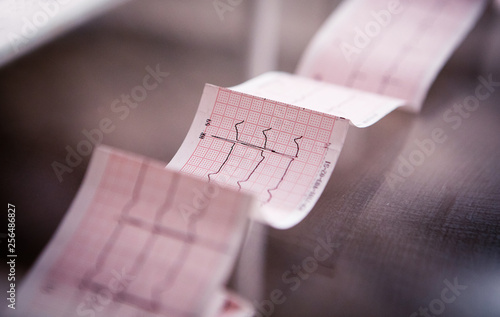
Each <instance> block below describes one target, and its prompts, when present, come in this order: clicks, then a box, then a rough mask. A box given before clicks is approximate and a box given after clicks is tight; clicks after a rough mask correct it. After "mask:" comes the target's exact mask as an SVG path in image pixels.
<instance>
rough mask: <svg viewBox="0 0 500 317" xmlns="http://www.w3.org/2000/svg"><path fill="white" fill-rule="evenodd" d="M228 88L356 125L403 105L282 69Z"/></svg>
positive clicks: (364, 123) (370, 122)
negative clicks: (283, 71) (318, 112)
mask: <svg viewBox="0 0 500 317" xmlns="http://www.w3.org/2000/svg"><path fill="white" fill-rule="evenodd" d="M231 89H232V90H235V91H239V92H243V93H246V94H250V95H254V96H258V97H262V98H269V99H273V100H278V101H280V102H284V103H288V104H292V105H295V106H298V107H304V108H307V109H311V110H315V111H320V112H324V113H326V114H329V115H333V116H336V117H342V118H346V119H349V121H351V122H352V124H354V125H355V126H356V127H358V128H364V127H367V126H370V125H372V124H374V123H375V122H377V121H379V120H380V119H382V118H383V117H385V115H387V114H388V113H390V112H391V111H393V110H394V109H396V108H397V107H399V106H402V105H404V104H405V101H404V100H401V99H396V98H391V97H386V96H381V95H377V94H372V93H368V92H364V91H361V90H357V89H350V88H346V87H341V86H336V85H333V84H329V83H325V82H320V81H317V80H312V79H309V78H305V77H300V76H297V75H292V74H288V73H281V72H269V73H265V74H263V75H260V76H258V77H255V78H253V79H251V80H249V81H247V82H245V83H243V84H241V85H238V86H235V87H232V88H231Z"/></svg>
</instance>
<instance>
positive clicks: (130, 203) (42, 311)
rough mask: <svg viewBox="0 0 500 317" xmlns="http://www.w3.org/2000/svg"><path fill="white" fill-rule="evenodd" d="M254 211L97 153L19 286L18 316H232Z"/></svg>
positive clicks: (246, 200) (219, 193) (153, 166)
mask: <svg viewBox="0 0 500 317" xmlns="http://www.w3.org/2000/svg"><path fill="white" fill-rule="evenodd" d="M252 201H253V200H252V199H251V198H250V197H249V196H247V195H244V194H242V193H234V192H231V193H230V192H229V191H228V190H227V189H222V188H220V187H218V186H216V185H215V184H207V183H206V182H202V181H200V180H197V179H194V178H191V177H188V176H187V175H185V174H180V173H174V172H171V171H169V170H166V169H165V168H164V164H161V163H159V162H155V161H151V160H149V159H146V158H143V157H140V156H136V155H131V154H126V153H123V152H120V151H117V150H114V149H111V148H103V147H101V148H98V149H97V151H96V153H95V154H94V157H93V159H92V163H91V166H90V168H89V171H88V173H87V175H86V179H85V181H84V184H83V186H82V188H81V189H80V192H79V194H78V197H77V198H76V200H75V201H74V203H73V205H72V207H71V209H70V211H69V212H68V214H67V215H66V217H65V219H64V222H63V224H62V225H61V226H60V229H59V231H58V232H57V234H56V236H55V238H54V239H53V241H51V243H50V245H49V247H48V249H47V250H45V251H44V254H43V256H42V258H41V259H40V260H39V261H38V263H37V264H36V266H35V269H33V270H32V271H31V273H30V275H29V277H28V279H27V280H26V281H25V282H24V284H25V285H27V286H29V287H23V288H22V293H21V296H20V298H22V300H19V304H18V305H19V306H18V309H16V311H15V312H16V313H17V315H15V316H23V317H26V316H33V317H35V316H36V317H42V316H46V317H49V316H50V317H59V316H60V317H67V316H103V317H104V316H130V317H132V316H217V315H219V314H221V313H222V311H224V307H226V306H227V308H228V309H229V308H231V309H233V310H234V309H235V307H236V308H237V307H238V306H236V305H227V304H225V301H226V296H224V295H222V294H224V293H223V284H224V283H225V281H226V279H227V278H228V274H229V273H230V270H231V267H232V265H233V262H234V260H235V257H236V254H237V252H238V249H239V245H240V242H241V240H242V237H243V234H244V232H245V228H246V223H247V217H248V210H249V208H250V206H251V205H252ZM229 302H233V303H234V302H235V301H234V300H230V301H229ZM242 308H244V307H242ZM226 315H227V314H226ZM233 315H236V314H233ZM227 316H231V315H227ZM236 316H237V315H236Z"/></svg>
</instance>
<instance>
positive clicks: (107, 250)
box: [83, 161, 147, 280]
mask: <svg viewBox="0 0 500 317" xmlns="http://www.w3.org/2000/svg"><path fill="white" fill-rule="evenodd" d="M146 170H147V162H145V161H143V162H142V165H141V168H140V170H139V174H138V176H137V181H136V182H135V184H134V189H133V191H132V197H131V198H130V200H129V201H128V202H127V204H125V206H123V209H122V212H121V214H122V216H127V215H128V214H129V212H130V209H132V206H134V205H135V204H136V203H137V201H138V198H139V192H140V190H141V187H142V184H143V182H144V176H145V174H146ZM122 229H123V226H122V224H121V222H120V221H118V222H117V224H116V226H115V228H114V230H113V232H112V233H111V235H110V236H109V238H108V240H107V241H106V244H105V245H104V246H103V248H102V249H101V251H100V252H99V255H98V256H97V259H96V261H95V265H94V268H93V269H89V270H88V271H87V272H85V274H84V277H83V279H85V280H86V279H89V280H90V279H92V278H93V277H94V276H95V275H97V274H98V273H99V272H100V270H101V267H102V266H103V265H104V262H106V259H107V258H108V256H109V254H111V249H112V248H113V246H114V242H115V241H117V240H118V236H119V235H120V234H121V231H122Z"/></svg>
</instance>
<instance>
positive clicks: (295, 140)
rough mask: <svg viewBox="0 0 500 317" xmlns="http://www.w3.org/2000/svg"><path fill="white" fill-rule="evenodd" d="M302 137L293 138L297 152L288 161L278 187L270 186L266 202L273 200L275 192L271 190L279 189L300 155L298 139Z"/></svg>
mask: <svg viewBox="0 0 500 317" xmlns="http://www.w3.org/2000/svg"><path fill="white" fill-rule="evenodd" d="M300 139H302V136H300V137H298V138H295V139H293V142H295V145H296V146H297V152H296V153H295V157H294V158H292V159H291V160H290V162H288V165H287V166H286V169H285V172H284V173H283V175H281V178H280V180H279V182H278V183H277V184H276V187H274V188H270V189H268V190H267V193H268V194H269V198H268V199H267V201H266V202H265V203H266V204H267V203H269V202H270V201H271V199H272V198H273V194H272V193H271V191H273V190H277V189H278V187H279V186H280V185H281V182H283V180H284V179H285V176H286V174H287V173H288V170H289V169H290V166H291V165H292V162H293V161H294V160H295V158H297V157H298V155H299V143H298V142H297V140H300Z"/></svg>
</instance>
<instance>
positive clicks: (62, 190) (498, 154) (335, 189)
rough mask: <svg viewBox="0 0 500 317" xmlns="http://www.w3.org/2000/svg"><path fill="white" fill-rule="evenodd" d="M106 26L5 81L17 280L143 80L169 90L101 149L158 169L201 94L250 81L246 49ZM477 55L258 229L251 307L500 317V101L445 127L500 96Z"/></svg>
mask: <svg viewBox="0 0 500 317" xmlns="http://www.w3.org/2000/svg"><path fill="white" fill-rule="evenodd" d="M125 9H127V8H125ZM131 9H133V6H129V7H128V10H131ZM110 16H112V14H110V15H107V16H104V17H102V18H100V19H98V20H96V21H93V23H91V24H89V25H86V26H84V27H82V28H79V29H78V30H76V31H74V32H72V33H70V34H68V35H67V36H64V37H63V38H61V39H59V40H57V41H55V42H53V43H50V44H49V45H46V46H44V47H43V48H41V49H39V50H37V51H36V52H34V53H32V54H30V55H28V56H25V57H23V58H22V59H19V60H17V61H15V62H13V63H11V64H9V65H7V66H6V67H4V68H2V69H0V104H1V108H2V125H1V138H2V145H3V155H2V159H1V160H2V193H3V195H4V202H5V201H7V202H9V203H12V204H15V205H16V210H17V216H16V217H17V219H16V220H17V225H18V226H17V238H18V239H17V249H18V250H19V251H18V252H19V267H18V269H19V270H20V271H19V272H20V273H19V274H21V276H22V274H23V271H24V270H27V269H29V267H30V266H31V265H32V263H33V261H34V260H35V258H36V256H37V255H38V254H39V252H41V250H42V248H43V247H44V245H45V244H46V243H47V242H48V240H49V239H50V237H51V235H52V234H53V233H54V231H55V230H56V228H57V225H58V223H59V221H60V220H61V218H62V217H63V215H64V213H65V211H66V209H67V208H68V206H69V204H70V203H71V201H72V199H73V198H74V196H75V194H76V191H77V190H78V187H79V184H80V182H81V180H82V178H83V175H84V173H85V169H86V166H87V164H88V159H89V158H88V157H87V158H85V160H84V162H83V163H82V164H80V165H79V166H77V167H76V168H75V169H74V171H73V172H72V173H68V174H65V175H64V178H63V181H62V182H59V180H58V179H57V177H56V176H55V173H54V171H53V169H52V167H51V164H52V163H53V162H54V161H63V160H64V157H65V154H66V149H65V148H66V147H67V146H72V147H74V146H76V144H77V143H78V142H79V141H80V140H81V139H83V135H82V132H81V131H82V130H83V129H92V128H95V127H96V126H97V124H98V122H99V120H100V119H102V118H104V117H111V116H114V115H115V114H113V113H112V112H110V104H111V103H112V101H113V100H114V99H115V98H117V97H119V96H120V95H121V94H123V93H127V92H129V91H130V90H131V89H132V87H134V86H135V85H137V84H139V83H140V81H141V79H142V77H143V76H144V74H145V72H146V71H145V68H146V67H147V66H151V67H155V66H156V65H157V64H159V65H160V68H161V69H162V70H164V71H166V72H169V73H170V75H169V77H168V78H167V79H166V80H165V82H164V83H162V85H161V86H160V87H159V88H158V89H156V90H154V91H152V92H151V93H150V94H149V95H148V97H147V99H146V100H145V101H144V102H142V103H141V104H140V106H139V107H137V108H136V109H135V110H134V111H133V112H132V113H131V114H130V115H129V116H128V118H126V119H125V120H122V121H120V122H117V128H116V130H115V131H114V132H112V133H110V134H107V135H106V136H105V139H104V140H103V143H105V144H108V145H112V146H115V147H118V148H121V149H124V150H128V151H133V152H136V153H140V154H143V155H147V156H150V157H153V158H156V159H160V160H163V161H168V160H169V159H170V158H171V157H172V156H173V155H174V154H175V152H176V150H177V148H178V147H179V146H180V144H181V142H182V140H183V138H184V136H185V134H186V132H187V130H188V129H189V126H190V122H191V120H192V118H193V116H194V112H195V111H196V107H197V104H198V101H199V98H200V96H201V92H202V87H203V84H204V83H205V82H210V83H213V84H217V85H221V86H231V85H235V84H237V83H239V82H242V81H244V80H245V73H244V65H245V54H244V50H243V49H234V50H228V49H218V48H217V47H214V48H207V47H197V46H191V45H189V44H188V43H185V42H182V41H179V40H177V39H175V38H161V37H158V36H156V35H154V34H153V35H152V34H145V33H141V32H133V31H131V30H130V29H127V28H125V29H123V28H120V27H117V26H116V25H115V24H107V23H106V19H109V18H110ZM477 32H478V31H477ZM468 43H469V44H467V45H466V47H464V48H462V51H467V54H468V55H467V54H466V55H467V57H463V56H462V57H459V58H456V57H454V60H452V62H451V63H450V64H448V65H447V66H446V67H445V69H444V70H443V72H442V73H441V74H440V75H439V77H438V78H437V80H436V82H435V84H434V85H433V86H432V88H431V90H430V92H429V95H428V98H427V100H426V102H425V104H424V107H423V110H422V112H421V113H420V114H418V115H413V114H408V113H404V112H399V111H396V112H394V113H392V114H390V115H388V116H387V117H386V118H384V119H383V120H381V121H380V122H378V123H377V124H375V125H373V126H372V127H369V128H365V129H357V128H354V127H353V128H351V129H350V131H349V133H348V136H347V140H346V143H345V147H344V149H343V151H342V153H341V156H340V159H339V161H338V164H337V166H336V167H335V170H334V172H333V175H332V177H331V179H330V181H329V183H328V185H327V187H326V189H325V191H324V193H323V195H322V196H321V198H320V199H319V201H318V203H317V205H316V207H315V208H314V209H313V210H312V212H311V213H310V215H309V216H308V217H307V218H306V219H305V220H304V221H303V222H301V223H300V224H299V225H297V226H296V227H294V228H292V229H289V230H274V229H270V228H264V229H263V230H261V232H262V233H261V234H262V235H263V236H262V240H263V244H262V246H261V247H262V249H261V252H263V255H264V257H263V259H264V263H263V270H262V271H260V272H261V276H257V277H253V276H250V277H247V278H250V279H253V280H254V283H255V281H258V280H262V281H263V283H264V284H263V285H260V286H261V287H260V290H261V293H260V294H259V295H255V294H254V296H256V298H250V300H251V301H255V303H267V302H265V301H266V300H269V299H270V298H271V297H272V296H273V295H272V293H273V291H274V290H276V289H278V290H280V291H281V292H282V293H283V296H282V297H281V298H280V299H281V301H280V303H279V304H273V306H274V307H273V314H272V315H273V316H412V313H414V312H416V314H414V316H418V315H421V316H425V314H424V312H425V309H429V308H430V310H429V311H428V314H430V315H438V313H439V314H442V315H445V316H500V137H499V136H500V107H499V103H500V87H497V88H496V89H495V91H492V92H491V95H490V96H489V97H488V98H487V99H486V100H484V101H481V102H480V104H479V105H478V106H477V109H475V110H474V111H465V112H464V113H462V114H461V115H460V121H458V119H457V117H454V119H453V121H452V120H451V119H449V120H446V116H450V111H453V109H454V108H453V107H454V105H455V104H457V103H462V102H463V100H464V99H465V98H467V97H468V96H471V95H472V96H473V95H474V94H475V89H476V86H477V85H479V84H480V81H479V80H478V76H483V77H484V78H488V76H492V78H493V80H495V81H500V74H499V72H498V63H496V64H493V66H496V70H495V69H494V68H485V67H482V68H481V67H479V66H478V65H480V63H476V59H477V58H475V57H474V56H475V55H474V47H472V48H471V47H470V46H471V45H472V44H470V43H474V42H470V41H469V42H468ZM235 45H237V43H236V44H235ZM470 54H472V55H470ZM471 56H472V57H471ZM468 59H470V60H471V63H467V61H468ZM469 64H471V65H473V66H470V65H469ZM490 66H491V65H490ZM283 68H284V69H285V70H290V69H286V66H283ZM454 115H455V116H457V115H458V114H456V113H455V114H454ZM447 121H452V122H447ZM433 137H434V139H433ZM328 242H329V243H330V245H331V249H328V248H323V249H322V250H326V251H331V252H327V253H322V255H325V256H324V257H321V260H319V259H317V258H315V256H316V257H317V254H316V253H317V252H316V250H317V249H318V246H323V245H324V244H325V243H328ZM315 252H316V253H315ZM255 261H256V262H255V266H259V265H260V263H257V259H255ZM249 265H250V266H251V265H252V263H250V264H249V263H247V264H246V267H248V266H249ZM299 266H300V268H299ZM244 267H245V265H241V266H239V269H242V268H244ZM3 269H5V268H3ZM2 283H3V282H2ZM238 288H239V289H240V290H241V291H242V292H243V293H249V291H248V289H247V290H245V288H251V286H250V285H245V283H241V281H240V283H238ZM446 289H448V291H447V290H446ZM264 306H265V305H264ZM264 306H262V307H264ZM266 307H267V308H266ZM266 307H264V308H263V309H267V310H270V308H269V307H268V306H266ZM421 308H422V309H423V310H421V311H420V312H419V309H421Z"/></svg>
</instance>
